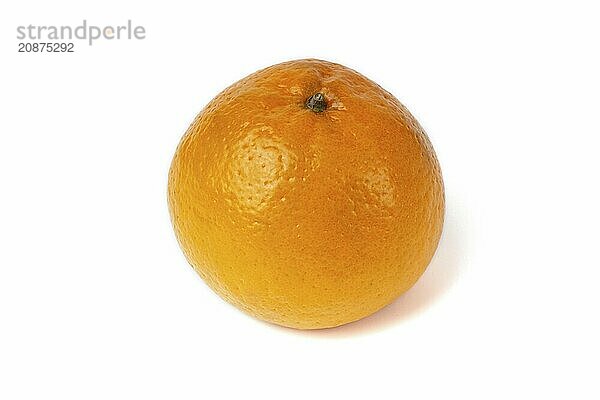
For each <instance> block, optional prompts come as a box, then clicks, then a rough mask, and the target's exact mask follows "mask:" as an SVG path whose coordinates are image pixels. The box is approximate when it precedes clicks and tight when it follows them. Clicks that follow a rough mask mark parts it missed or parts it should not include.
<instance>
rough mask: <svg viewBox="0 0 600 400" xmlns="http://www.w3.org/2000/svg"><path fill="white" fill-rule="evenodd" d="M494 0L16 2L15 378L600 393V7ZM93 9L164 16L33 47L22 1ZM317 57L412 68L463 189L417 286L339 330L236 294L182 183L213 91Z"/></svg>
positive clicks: (52, 389)
mask: <svg viewBox="0 0 600 400" xmlns="http://www.w3.org/2000/svg"><path fill="white" fill-rule="evenodd" d="M484 3H488V5H485V4H484ZM489 3H491V2H480V1H473V2H465V1H453V2H438V3H433V2H428V1H415V2H412V3H410V4H409V3H398V4H397V5H395V6H391V5H389V6H384V5H382V4H379V3H377V2H375V1H366V2H360V3H358V4H354V3H351V2H340V1H336V2H333V1H325V0H311V1H308V0H304V1H295V2H289V3H284V2H271V3H262V4H258V3H254V2H245V3H241V2H240V4H230V3H227V2H223V1H211V2H210V3H209V4H202V3H201V2H198V1H196V2H191V3H189V4H188V3H183V2H181V3H180V2H176V1H169V2H164V3H163V4H161V5H157V4H150V2H146V1H144V2H142V1H139V2H135V3H125V2H122V1H102V2H97V3H96V4H95V5H83V2H76V1H73V2H60V1H37V2H26V1H19V2H13V4H8V3H7V2H4V3H3V5H2V8H3V9H2V12H1V13H0V22H1V24H0V26H1V35H0V40H1V54H0V60H1V61H0V71H1V73H0V96H1V97H0V98H1V103H0V110H1V111H0V184H1V186H0V191H1V196H0V202H1V207H0V398H2V399H6V400H12V399H216V398H261V399H266V398H276V399H285V398H327V397H329V398H361V399H364V398H369V399H375V398H406V399H421V398H428V399H436V398H438V399H439V398H457V399H481V398H499V399H506V398H552V397H556V398H573V399H585V398H590V399H592V398H596V399H597V398H598V397H599V396H600V389H599V387H598V386H599V382H598V377H599V370H600V366H599V361H598V360H599V359H600V346H599V344H598V340H599V337H600V329H599V327H598V322H599V321H598V320H599V312H598V305H599V304H600V290H598V285H599V281H600V269H599V267H600V262H599V261H598V251H597V246H598V239H599V224H600V215H599V211H598V210H599V204H600V196H599V194H598V184H599V178H598V175H599V171H600V168H599V161H598V151H599V144H600V141H599V139H598V138H599V137H600V136H599V135H600V78H599V76H600V52H599V39H600V27H599V25H600V22H599V18H600V13H599V10H598V9H597V8H596V7H595V6H594V2H591V1H590V2H588V3H584V2H578V1H572V2H563V3H564V5H562V6H557V5H553V4H550V3H553V2H537V3H533V2H524V1H523V2H521V1H519V2H516V1H515V2H511V1H508V2H506V1H505V2H497V5H496V6H491V5H489ZM84 18H86V19H87V20H88V23H90V24H95V25H119V24H123V23H126V21H127V20H128V19H132V20H133V23H134V25H143V26H144V27H145V28H146V31H147V38H146V39H145V40H142V41H126V40H122V41H106V40H105V41H98V42H96V43H95V44H94V45H93V46H91V47H90V46H87V44H85V43H83V42H77V43H76V45H75V46H76V51H75V53H73V54H19V53H17V43H18V41H17V40H16V27H17V26H18V25H29V24H34V25H64V24H68V25H73V26H76V25H78V24H81V21H82V20H83V19H84ZM305 57H317V58H323V59H327V60H330V61H335V62H339V63H342V64H344V65H347V66H349V67H351V68H354V69H356V70H358V71H360V72H362V73H363V74H365V75H366V76H368V77H370V78H371V79H373V80H375V81H376V82H378V83H380V84H381V85H382V86H383V87H385V88H386V89H388V90H389V91H391V92H392V93H394V94H395V95H396V96H397V97H398V98H399V99H400V100H401V101H402V102H403V103H404V104H405V105H406V106H407V107H408V108H409V109H410V110H411V111H412V112H413V114H414V115H415V116H416V117H417V119H418V120H419V121H420V122H421V124H422V125H423V126H424V127H425V129H426V131H427V132H428V134H429V136H430V138H431V141H432V142H433V144H434V146H435V149H436V151H437V154H438V157H439V159H440V162H441V165H442V169H443V173H444V178H445V183H446V189H447V219H446V224H445V228H444V234H443V238H442V241H441V243H440V246H439V248H438V252H437V254H436V256H435V258H434V260H433V262H432V264H431V265H430V267H429V269H428V270H427V272H426V273H425V275H424V276H423V277H422V279H421V280H420V281H419V282H418V283H417V285H416V286H415V287H414V288H413V289H412V290H410V291H409V292H408V293H407V294H406V295H405V296H403V297H401V298H400V299H399V300H398V301H396V302H395V303H394V304H392V305H391V306H389V307H387V308H386V309H384V310H383V311H381V312H379V313H377V314H375V315H373V316H371V317H369V318H367V319H365V320H362V321H360V322H357V323H353V324H350V325H347V326H345V327H342V328H338V329H332V330H324V331H316V332H302V331H294V330H290V329H284V328H279V327H275V326H271V325H268V324H265V323H262V322H259V321H256V320H254V319H252V318H250V317H247V316H246V315H244V314H242V313H241V312H239V311H237V310H236V309H234V308H233V307H231V306H229V305H228V304H226V303H225V302H223V301H222V300H221V299H220V298H219V297H218V296H217V295H215V294H214V293H212V292H211V291H210V290H209V289H208V288H207V287H206V286H205V284H204V283H203V282H202V280H201V279H200V278H199V277H197V276H196V274H195V273H194V271H193V270H192V269H191V268H190V267H189V266H188V265H187V263H186V261H185V259H184V257H183V255H182V253H181V251H180V250H179V248H178V246H177V243H176V241H175V239H174V235H173V233H172V229H171V225H170V221H169V216H168V210H167V204H166V184H167V171H168V168H169V163H170V160H171V157H172V155H173V152H174V150H175V147H176V145H177V143H178V141H179V139H180V137H181V135H182V134H183V133H184V131H185V130H186V128H187V126H188V124H189V123H190V122H191V120H192V118H193V117H194V116H195V114H196V113H197V112H198V111H200V109H201V108H202V107H203V106H204V104H206V103H207V102H208V101H209V100H210V99H211V98H212V97H213V96H214V95H216V94H217V93H218V92H219V91H220V90H222V89H223V88H225V87H226V86H228V85H229V84H231V83H233V82H234V81H236V80H238V79H240V78H242V77H243V76H245V75H247V74H249V73H252V72H254V71H255V70H257V69H259V68H262V67H266V66H268V65H271V64H274V63H277V62H281V61H285V60H289V59H295V58H305Z"/></svg>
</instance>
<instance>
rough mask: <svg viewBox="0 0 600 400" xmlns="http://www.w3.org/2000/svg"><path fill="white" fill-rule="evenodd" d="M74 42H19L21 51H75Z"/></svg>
mask: <svg viewBox="0 0 600 400" xmlns="http://www.w3.org/2000/svg"><path fill="white" fill-rule="evenodd" d="M74 48H75V44H74V43H45V42H42V43H28V42H26V43H23V42H22V43H19V53H73V52H74Z"/></svg>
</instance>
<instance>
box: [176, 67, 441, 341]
mask: <svg viewBox="0 0 600 400" xmlns="http://www.w3.org/2000/svg"><path fill="white" fill-rule="evenodd" d="M315 93H322V94H324V95H325V99H326V103H327V108H326V109H325V110H324V111H323V112H320V113H317V112H315V111H313V110H311V109H309V108H307V107H306V105H305V104H306V101H307V99H308V98H309V97H311V96H312V95H314V94H315ZM168 201H169V208H170V213H171V219H172V222H173V225H174V228H175V233H176V236H177V239H178V241H179V243H180V245H181V248H182V249H183V252H184V253H185V255H186V257H187V259H188V261H189V262H190V263H191V265H192V266H193V267H194V269H195V270H196V271H197V272H198V273H199V274H200V275H201V276H202V278H203V279H204V280H205V281H206V282H207V284H208V285H209V286H210V287H211V288H212V289H214V290H215V291H216V292H217V293H218V294H220V295H221V296H222V297H223V298H224V299H226V300H227V301H229V302H231V303H232V304H234V305H235V306H237V307H239V308H240V309H242V310H244V311H246V312H248V313H249V314H251V315H253V316H255V317H257V318H260V319H262V320H265V321H268V322H272V323H275V324H279V325H283V326H287V327H292V328H299V329H317V328H328V327H335V326H338V325H342V324H346V323H348V322H352V321H355V320H358V319H360V318H363V317H365V316H367V315H370V314H372V313H374V312H375V311H377V310H379V309H380V308H382V307H384V306H385V305H387V304H389V303H390V302H392V301H393V300H394V299H395V298H396V297H398V296H399V295H400V294H402V293H403V292H405V291H406V290H408V289H409V288H410V287H411V286H412V285H413V284H414V283H415V282H416V281H417V279H418V278H419V277H420V276H421V274H422V273H423V272H424V270H425V269H426V267H427V265H428V264H429V262H430V260H431V258H432V256H433V254H434V252H435V249H436V247H437V244H438V241H439V238H440V234H441V231H442V225H443V218H444V188H443V182H442V177H441V173H440V167H439V165H438V161H437V159H436V156H435V153H434V151H433V148H432V146H431V144H430V142H429V140H428V138H427V136H426V135H425V133H424V131H423V129H422V128H421V126H420V125H419V124H418V123H417V121H416V120H415V119H414V118H413V117H412V116H411V114H410V113H409V112H408V110H407V109H406V108H405V107H404V106H403V105H402V104H400V102H399V101H398V100H396V98H394V97H393V96H392V95H391V94H390V93H388V92H386V91H385V90H384V89H382V88H381V87H380V86H378V85H377V84H375V83H374V82H372V81H370V80H369V79H367V78H365V77H364V76H362V75H360V74H359V73H357V72H355V71H353V70H351V69H349V68H346V67H344V66H342V65H339V64H333V63H330V62H326V61H320V60H312V59H310V60H297V61H290V62H285V63H282V64H278V65H274V66H271V67H269V68H266V69H263V70H261V71H258V72H256V73H254V74H252V75H250V76H248V77H246V78H244V79H242V80H240V81H239V82H237V83H235V84H233V85H232V86H230V87H229V88H227V89H225V90H224V91H223V92H222V93H220V94H219V95H218V96H217V97H215V98H214V99H213V100H212V101H211V102H210V103H209V104H208V105H207V106H206V107H205V108H204V110H202V111H201V112H200V114H199V115H198V116H197V117H196V119H195V120H194V122H193V123H192V125H191V126H190V128H189V129H188V131H187V132H186V134H185V135H184V137H183V139H182V140H181V142H180V144H179V146H178V148H177V151H176V153H175V157H174V159H173V162H172V165H171V170H170V173H169V189H168Z"/></svg>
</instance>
